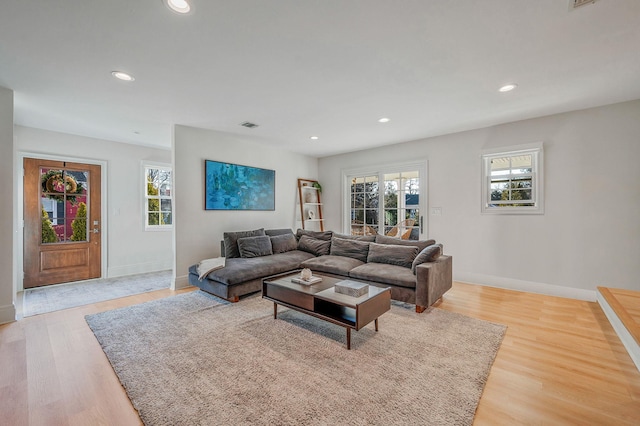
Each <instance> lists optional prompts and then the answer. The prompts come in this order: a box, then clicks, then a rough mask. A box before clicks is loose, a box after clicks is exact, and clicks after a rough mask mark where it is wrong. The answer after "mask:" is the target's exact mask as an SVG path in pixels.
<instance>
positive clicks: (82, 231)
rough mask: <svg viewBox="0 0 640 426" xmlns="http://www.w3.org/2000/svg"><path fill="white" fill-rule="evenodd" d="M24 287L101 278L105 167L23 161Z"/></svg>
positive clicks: (25, 159) (33, 160)
mask: <svg viewBox="0 0 640 426" xmlns="http://www.w3.org/2000/svg"><path fill="white" fill-rule="evenodd" d="M23 165H24V180H23V216H24V235H23V241H24V249H23V271H24V278H23V287H24V288H25V289H27V288H32V287H39V286H46V285H51V284H59V283H65V282H71V281H79V280H87V279H92V278H99V277H100V276H101V262H102V260H101V257H102V238H101V228H102V226H101V225H102V220H101V210H102V208H101V178H102V176H101V173H102V171H101V166H100V165H96V164H83V163H75V162H66V161H57V160H44V159H36V158H24V160H23Z"/></svg>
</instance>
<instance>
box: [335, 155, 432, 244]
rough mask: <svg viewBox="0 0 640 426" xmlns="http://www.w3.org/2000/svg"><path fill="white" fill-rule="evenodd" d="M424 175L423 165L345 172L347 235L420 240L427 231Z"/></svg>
mask: <svg viewBox="0 0 640 426" xmlns="http://www.w3.org/2000/svg"><path fill="white" fill-rule="evenodd" d="M425 176H426V169H425V166H422V165H405V166H401V167H397V166H396V167H394V168H387V169H381V170H373V171H368V172H362V171H361V172H351V173H347V174H346V181H347V182H346V183H347V188H348V189H347V191H346V193H347V194H348V196H349V200H348V202H347V206H348V212H347V214H348V223H349V226H350V230H349V231H350V233H351V234H352V235H378V234H379V235H386V236H389V237H395V238H400V239H405V240H407V239H410V240H418V239H420V238H421V237H422V236H423V235H424V233H425V232H426V230H425V226H426V224H425V223H424V218H423V213H422V212H423V211H425V210H426V184H425V183H426V178H425Z"/></svg>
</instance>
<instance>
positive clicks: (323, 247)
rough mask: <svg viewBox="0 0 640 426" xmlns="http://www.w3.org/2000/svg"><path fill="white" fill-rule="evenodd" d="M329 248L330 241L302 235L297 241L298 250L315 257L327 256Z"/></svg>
mask: <svg viewBox="0 0 640 426" xmlns="http://www.w3.org/2000/svg"><path fill="white" fill-rule="evenodd" d="M330 248H331V240H326V241H325V240H319V239H317V238H312V237H310V236H308V235H303V236H301V237H300V241H298V250H302V251H306V252H308V253H311V254H313V255H315V256H322V255H324V254H329V250H330Z"/></svg>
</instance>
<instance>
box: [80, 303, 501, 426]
mask: <svg viewBox="0 0 640 426" xmlns="http://www.w3.org/2000/svg"><path fill="white" fill-rule="evenodd" d="M86 320H87V323H88V324H89V326H90V327H91V329H92V330H93V332H94V334H95V335H96V337H97V339H98V341H99V342H100V344H101V345H102V348H103V350H104V352H105V354H106V355H107V357H108V359H109V361H110V362H111V365H112V366H113V369H114V370H115V372H116V374H117V375H118V377H119V379H120V382H121V383H122V385H123V386H124V388H125V389H126V391H127V394H128V395H129V398H130V399H131V401H132V403H133V405H134V407H135V408H136V409H137V410H138V412H139V414H140V417H141V419H142V420H143V422H144V423H145V424H146V425H210V424H220V425H243V424H252V425H254V424H260V425H339V424H350V425H390V424H394V425H397V424H425V425H470V424H471V423H472V422H473V417H474V414H475V410H476V407H477V405H478V401H479V399H480V396H481V394H482V390H483V388H484V385H485V381H486V379H487V376H488V375H489V370H490V369H491V365H492V363H493V360H494V358H495V356H496V353H497V351H498V349H499V347H500V343H501V342H502V338H503V335H504V332H505V330H506V327H505V326H503V325H498V324H492V323H488V322H485V321H480V320H476V319H473V318H469V317H466V316H463V315H459V314H455V313H451V312H447V311H444V310H441V309H437V308H435V309H433V308H432V309H430V310H428V311H426V312H424V313H422V314H416V313H415V312H414V311H413V306H411V307H410V308H409V307H406V306H404V305H402V304H394V305H393V306H392V309H391V311H390V312H387V313H385V314H384V315H383V316H381V317H380V320H379V323H380V331H379V332H377V333H376V332H375V330H374V327H373V324H370V325H368V326H367V327H365V328H364V329H361V330H360V331H358V332H353V333H352V349H351V350H347V349H346V346H345V329H344V328H343V327H339V326H336V325H333V324H330V323H327V322H325V321H321V320H318V319H316V318H313V317H310V316H308V315H304V314H301V313H298V312H295V311H293V310H288V309H286V308H282V307H279V313H278V319H277V320H274V319H273V304H272V303H271V302H268V301H265V300H263V299H262V298H260V297H259V296H252V297H249V298H246V299H243V300H241V301H240V302H239V303H236V304H229V305H224V304H221V303H220V302H219V299H216V298H215V297H213V296H210V295H208V294H206V293H204V292H202V291H195V292H190V293H186V294H182V295H178V296H173V297H169V298H166V299H161V300H156V301H152V302H147V303H144V304H140V305H136V306H131V307H127V308H122V309H117V310H113V311H108V312H103V313H99V314H94V315H88V316H87V317H86Z"/></svg>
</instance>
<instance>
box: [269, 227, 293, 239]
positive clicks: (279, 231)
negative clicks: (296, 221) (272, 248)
mask: <svg viewBox="0 0 640 426" xmlns="http://www.w3.org/2000/svg"><path fill="white" fill-rule="evenodd" d="M264 233H265V235H268V236H270V237H275V236H276V235H283V234H291V235H294V234H293V231H292V230H291V229H289V228H278V229H265V230H264Z"/></svg>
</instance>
